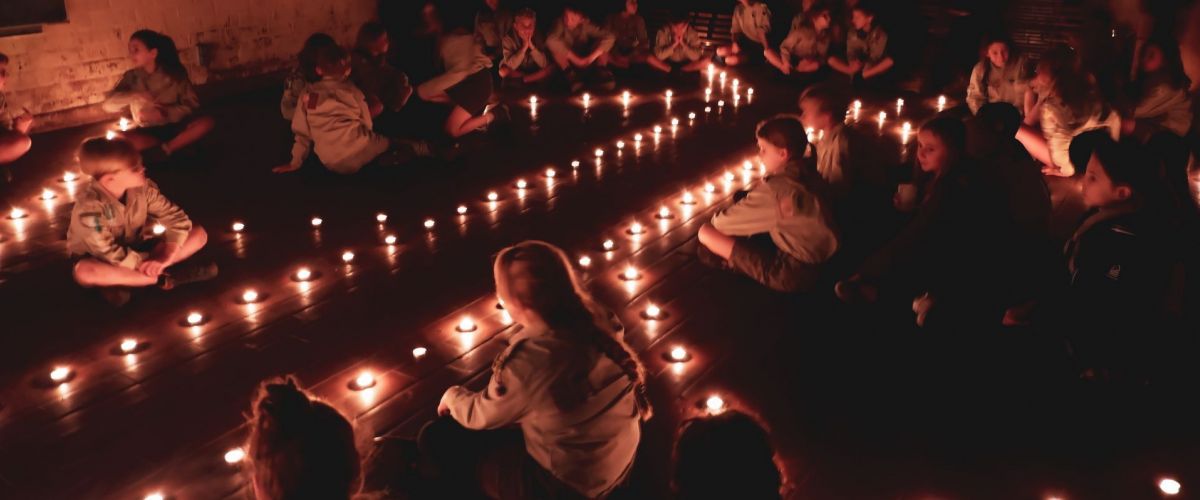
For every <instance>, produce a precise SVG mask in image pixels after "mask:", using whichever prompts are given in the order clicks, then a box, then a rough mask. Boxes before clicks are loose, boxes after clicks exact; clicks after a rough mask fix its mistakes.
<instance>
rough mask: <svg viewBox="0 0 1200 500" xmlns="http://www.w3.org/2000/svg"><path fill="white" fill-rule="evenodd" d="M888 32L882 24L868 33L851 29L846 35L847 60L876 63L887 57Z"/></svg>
mask: <svg viewBox="0 0 1200 500" xmlns="http://www.w3.org/2000/svg"><path fill="white" fill-rule="evenodd" d="M887 43H888V34H887V32H886V31H883V28H882V27H880V26H875V27H874V28H871V31H868V32H867V33H865V34H864V33H860V32H859V31H858V30H850V33H849V34H848V35H847V36H846V60H848V61H862V62H864V63H870V64H875V63H877V62H879V61H882V60H883V59H884V58H885V57H887Z"/></svg>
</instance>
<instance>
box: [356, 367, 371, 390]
mask: <svg viewBox="0 0 1200 500" xmlns="http://www.w3.org/2000/svg"><path fill="white" fill-rule="evenodd" d="M372 387H375V375H372V374H371V372H369V371H363V372H362V373H359V374H358V376H357V377H354V381H353V382H351V383H350V388H351V389H353V390H356V391H361V390H364V389H370V388H372Z"/></svg>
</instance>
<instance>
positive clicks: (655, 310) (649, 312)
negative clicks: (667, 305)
mask: <svg viewBox="0 0 1200 500" xmlns="http://www.w3.org/2000/svg"><path fill="white" fill-rule="evenodd" d="M661 315H662V309H659V307H658V306H656V305H654V304H650V305H648V306H646V317H647V318H650V319H658V317H659V316H661Z"/></svg>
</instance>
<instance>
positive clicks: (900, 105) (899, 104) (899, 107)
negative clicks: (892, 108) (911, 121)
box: [896, 98, 904, 116]
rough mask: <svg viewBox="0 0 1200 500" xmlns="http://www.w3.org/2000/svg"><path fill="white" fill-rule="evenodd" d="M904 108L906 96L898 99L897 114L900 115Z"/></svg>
mask: <svg viewBox="0 0 1200 500" xmlns="http://www.w3.org/2000/svg"><path fill="white" fill-rule="evenodd" d="M903 109H904V98H899V99H896V116H900V111H901V110H903Z"/></svg>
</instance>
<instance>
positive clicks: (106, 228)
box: [67, 137, 217, 306]
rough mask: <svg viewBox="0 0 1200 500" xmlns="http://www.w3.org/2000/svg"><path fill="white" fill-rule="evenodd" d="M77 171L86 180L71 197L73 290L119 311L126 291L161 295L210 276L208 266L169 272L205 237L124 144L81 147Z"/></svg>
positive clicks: (100, 141)
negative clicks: (95, 291) (88, 291)
mask: <svg viewBox="0 0 1200 500" xmlns="http://www.w3.org/2000/svg"><path fill="white" fill-rule="evenodd" d="M79 167H80V169H81V170H82V171H83V173H84V174H85V175H87V176H89V177H90V179H89V180H88V182H87V184H85V185H84V186H83V187H82V188H81V189H80V190H79V193H78V194H76V196H75V206H74V207H73V208H72V209H71V225H70V227H68V228H67V250H69V251H70V252H71V254H72V255H80V256H83V257H82V258H80V259H79V261H78V262H76V263H75V268H74V275H75V281H77V282H78V283H79V284H80V285H83V286H85V287H103V288H102V290H101V291H102V292H103V293H104V296H105V298H106V299H108V300H109V301H110V302H113V303H114V305H118V306H119V305H122V304H124V303H125V302H127V301H128V300H129V290H128V287H146V286H151V285H158V286H159V287H160V288H162V289H164V290H169V289H171V288H174V287H175V286H176V285H180V284H184V283H189V282H193V281H200V280H206V279H211V278H213V277H214V276H216V274H217V266H216V264H198V265H191V266H180V267H172V266H175V265H176V264H178V263H180V262H182V261H184V260H185V259H187V258H188V257H191V256H192V254H195V253H196V252H197V251H199V250H200V249H201V248H203V247H204V244H205V243H206V242H207V241H208V234H207V233H205V232H204V228H202V227H200V226H193V225H192V221H191V220H190V219H188V216H187V214H186V213H184V211H183V209H181V208H179V207H178V206H175V204H173V203H171V201H170V200H168V199H167V198H166V197H165V196H163V194H162V193H161V192H159V190H158V186H157V185H156V184H154V182H151V181H148V180H147V179H146V169H145V168H144V167H142V160H141V158H140V157H139V155H138V152H137V149H136V148H135V147H134V146H133V143H132V142H130V141H128V140H125V139H124V138H120V137H118V138H115V139H105V138H103V137H99V138H95V139H89V140H87V141H84V143H83V146H81V147H80V149H79Z"/></svg>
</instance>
